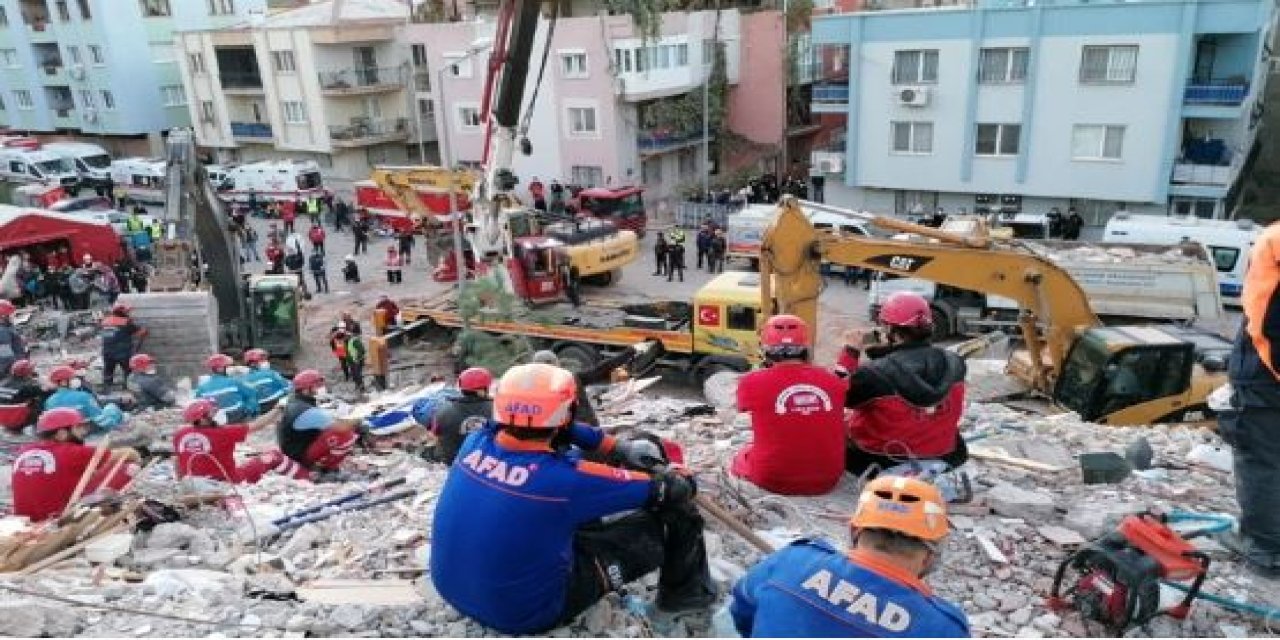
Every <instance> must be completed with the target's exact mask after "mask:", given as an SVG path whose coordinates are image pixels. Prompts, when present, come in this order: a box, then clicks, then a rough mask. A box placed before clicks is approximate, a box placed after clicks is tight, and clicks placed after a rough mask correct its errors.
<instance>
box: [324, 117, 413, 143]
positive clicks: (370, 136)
mask: <svg viewBox="0 0 1280 640" xmlns="http://www.w3.org/2000/svg"><path fill="white" fill-rule="evenodd" d="M408 138H409V119H408V118H382V119H377V120H375V119H371V118H353V119H352V122H351V124H349V125H332V126H330V127H329V141H330V144H332V145H333V146H335V147H363V146H367V145H372V144H381V143H383V142H394V141H396V140H407V139H408Z"/></svg>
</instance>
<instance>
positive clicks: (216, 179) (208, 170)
mask: <svg viewBox="0 0 1280 640" xmlns="http://www.w3.org/2000/svg"><path fill="white" fill-rule="evenodd" d="M231 168H232V167H229V166H226V165H221V164H207V165H205V166H204V173H205V176H206V177H207V178H208V179H209V184H211V185H213V188H214V189H221V188H222V185H223V184H224V183H225V182H226V181H227V176H228V175H229V172H230V171H231Z"/></svg>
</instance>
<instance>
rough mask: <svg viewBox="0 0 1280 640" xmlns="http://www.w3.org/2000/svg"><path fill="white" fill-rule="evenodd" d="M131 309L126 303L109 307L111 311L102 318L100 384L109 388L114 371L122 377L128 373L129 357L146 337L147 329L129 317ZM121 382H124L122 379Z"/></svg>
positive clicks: (113, 377) (113, 378)
mask: <svg viewBox="0 0 1280 640" xmlns="http://www.w3.org/2000/svg"><path fill="white" fill-rule="evenodd" d="M131 312H132V309H130V308H129V306H128V305H126V304H117V305H114V306H112V307H111V313H109V314H108V315H107V317H105V318H103V319H102V329H101V335H102V386H103V387H104V388H110V387H111V384H112V382H113V381H114V380H115V371H116V369H120V374H121V376H123V377H127V376H128V375H129V359H130V358H132V357H133V354H134V353H135V352H136V351H137V349H138V347H139V346H140V345H141V344H142V341H143V340H144V339H145V338H146V337H147V329H146V327H143V326H142V325H140V324H138V323H136V322H134V321H133V318H131V317H130V314H131ZM121 382H124V380H122V381H121Z"/></svg>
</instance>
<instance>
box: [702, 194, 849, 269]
mask: <svg viewBox="0 0 1280 640" xmlns="http://www.w3.org/2000/svg"><path fill="white" fill-rule="evenodd" d="M800 208H801V209H802V210H803V211H804V213H805V215H806V216H808V217H809V221H810V222H812V223H813V226H814V227H816V228H818V229H823V230H834V231H837V232H839V233H840V234H842V235H844V234H853V235H860V236H866V235H871V232H870V230H868V228H867V226H866V225H865V224H863V223H862V222H860V221H858V220H855V219H853V218H851V217H849V215H850V213H851V212H848V211H846V210H844V209H840V208H838V207H830V206H827V205H823V204H818V203H816V202H806V201H801V202H800ZM777 215H778V207H777V206H776V205H771V204H752V205H747V206H746V207H743V209H742V211H739V212H738V213H735V214H733V215H731V216H729V220H728V224H727V225H726V226H727V230H726V232H725V245H726V251H725V257H726V258H730V259H732V258H737V259H741V260H747V261H749V262H750V263H751V267H752V268H753V269H754V268H755V267H756V264H757V263H758V262H759V260H760V242H761V240H762V239H763V238H764V233H765V230H766V229H768V228H769V225H770V224H772V223H773V220H774V218H776V217H777Z"/></svg>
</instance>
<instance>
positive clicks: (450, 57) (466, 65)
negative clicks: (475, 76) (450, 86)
mask: <svg viewBox="0 0 1280 640" xmlns="http://www.w3.org/2000/svg"><path fill="white" fill-rule="evenodd" d="M444 63H445V64H446V65H449V75H450V76H452V77H454V78H470V77H471V73H472V70H471V58H469V57H467V55H466V54H464V53H446V54H444Z"/></svg>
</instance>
